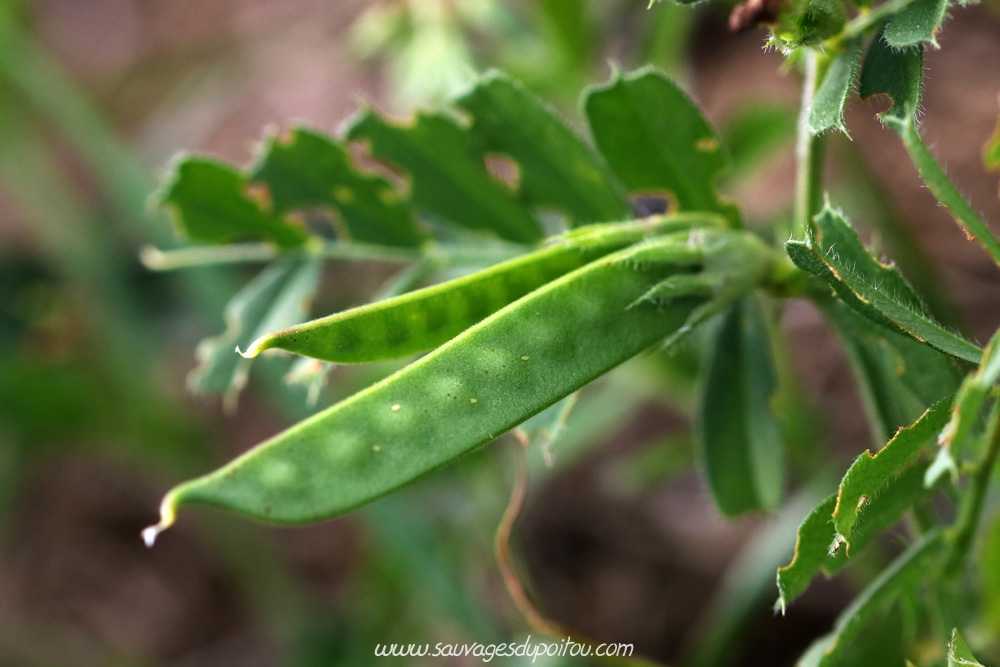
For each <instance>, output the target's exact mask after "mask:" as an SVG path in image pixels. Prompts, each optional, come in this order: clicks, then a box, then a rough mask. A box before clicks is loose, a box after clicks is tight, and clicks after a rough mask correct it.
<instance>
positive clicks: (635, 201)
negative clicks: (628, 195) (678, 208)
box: [631, 194, 670, 218]
mask: <svg viewBox="0 0 1000 667" xmlns="http://www.w3.org/2000/svg"><path fill="white" fill-rule="evenodd" d="M631 205H632V214H633V215H634V216H635V217H637V218H648V217H649V216H651V215H660V214H663V213H666V212H667V211H668V210H669V209H670V197H668V196H667V195H664V194H639V195H634V196H633V197H632V201H631Z"/></svg>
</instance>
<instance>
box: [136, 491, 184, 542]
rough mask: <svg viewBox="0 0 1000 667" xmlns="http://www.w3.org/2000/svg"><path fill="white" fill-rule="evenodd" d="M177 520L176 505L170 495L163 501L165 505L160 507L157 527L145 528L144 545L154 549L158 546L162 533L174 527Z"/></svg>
mask: <svg viewBox="0 0 1000 667" xmlns="http://www.w3.org/2000/svg"><path fill="white" fill-rule="evenodd" d="M175 518H176V512H175V509H174V503H173V500H172V499H171V496H170V494H168V495H167V497H166V498H164V499H163V503H162V504H161V505H160V522H159V523H158V524H156V525H153V526H149V527H147V528H143V530H142V541H143V543H145V545H146V546H147V547H150V548H152V546H153V545H154V544H156V538H157V537H158V536H159V535H160V533H162V532H163V531H165V530H166V529H167V528H170V526H172V525H174V519H175Z"/></svg>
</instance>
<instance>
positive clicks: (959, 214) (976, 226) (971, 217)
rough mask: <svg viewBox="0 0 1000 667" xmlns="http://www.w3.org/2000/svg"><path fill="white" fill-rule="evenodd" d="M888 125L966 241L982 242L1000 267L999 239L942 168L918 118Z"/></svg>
mask: <svg viewBox="0 0 1000 667" xmlns="http://www.w3.org/2000/svg"><path fill="white" fill-rule="evenodd" d="M887 124H888V125H890V127H892V129H894V130H896V132H898V133H899V136H900V137H902V139H903V145H905V146H906V150H907V151H908V152H909V153H910V159H911V160H913V164H914V166H916V168H917V172H919V174H920V177H921V178H922V179H923V180H924V182H925V183H926V184H927V187H928V188H930V191H931V192H933V193H934V196H935V197H937V199H938V201H939V202H941V203H942V204H943V205H944V207H945V208H947V209H948V211H949V212H950V213H951V215H952V217H954V218H955V221H956V222H957V223H958V226H959V227H961V228H962V230H963V231H964V232H965V236H966V238H968V239H969V240H970V241H976V242H977V243H979V245H981V246H982V247H983V249H984V250H985V251H986V252H987V253H988V254H989V255H990V257H992V258H993V261H994V262H996V263H997V264H998V265H1000V241H997V238H996V237H995V236H993V233H992V232H991V231H990V229H989V227H987V226H986V223H985V222H983V220H982V218H980V217H979V216H978V215H976V212H975V211H973V210H972V207H971V206H969V203H968V202H967V201H965V198H964V197H963V196H962V195H961V194H960V193H959V192H958V190H957V189H956V188H955V185H954V184H953V183H952V182H951V180H950V179H949V178H948V176H947V175H946V174H945V173H944V169H942V168H941V165H939V164H938V163H937V160H935V159H934V156H933V155H931V152H930V150H928V148H927V144H925V143H924V140H923V138H922V137H921V136H920V131H919V130H918V129H917V125H916V122H915V121H914V119H913V118H912V117H911V116H908V117H907V118H906V119H904V120H896V119H893V120H892V121H891V122H888V121H887Z"/></svg>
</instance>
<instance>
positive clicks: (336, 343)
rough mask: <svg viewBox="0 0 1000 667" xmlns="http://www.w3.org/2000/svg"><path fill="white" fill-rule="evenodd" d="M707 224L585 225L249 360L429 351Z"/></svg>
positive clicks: (282, 338) (272, 342) (300, 329)
mask: <svg viewBox="0 0 1000 667" xmlns="http://www.w3.org/2000/svg"><path fill="white" fill-rule="evenodd" d="M706 224H722V221H721V218H719V219H717V218H716V217H715V216H712V215H710V214H709V215H704V214H703V215H673V216H659V217H654V218H648V219H645V220H639V221H633V222H626V223H620V224H612V225H608V224H602V225H593V226H590V227H581V228H579V229H576V230H573V231H571V232H569V233H567V234H564V235H562V236H558V237H555V238H554V239H552V240H550V242H549V243H548V244H546V247H544V248H542V249H540V250H537V251H535V252H532V253H529V254H527V255H524V256H521V257H517V258H514V259H512V260H509V261H506V262H503V263H500V264H497V265H495V266H491V267H489V268H487V269H483V270H482V271H477V272H476V273H473V274H470V275H468V276H463V277H461V278H458V279H456V280H450V281H448V282H444V283H441V284H438V285H434V286H432V287H428V288H425V289H421V290H416V291H414V292H410V293H408V294H403V295H401V296H398V297H395V298H392V299H386V300H384V301H379V302H376V303H373V304H369V305H366V306H361V307H359V308H353V309H351V310H346V311H344V312H341V313H337V314H335V315H330V316H328V317H323V318H320V319H317V320H313V321H311V322H306V323H305V324H300V325H298V326H294V327H290V328H288V329H282V330H280V331H276V332H274V333H271V334H268V335H266V336H263V337H261V338H259V339H257V340H256V341H254V342H253V343H252V344H251V345H250V347H249V348H248V349H247V351H246V352H245V353H244V356H247V357H255V356H257V355H258V354H260V353H261V352H263V351H264V350H267V349H270V348H280V349H283V350H287V351H289V352H295V353H296V354H301V355H304V356H308V357H314V358H316V359H323V360H324V361H332V362H336V363H363V362H367V361H378V360H383V359H397V358H400V357H406V356H409V355H413V354H417V353H420V352H426V351H427V350H431V349H434V348H435V347H437V346H439V345H442V344H444V343H445V342H447V341H449V340H451V339H452V338H454V337H455V336H457V335H458V334H460V333H462V332H463V331H465V330H466V329H468V328H469V327H471V326H472V325H474V324H476V323H477V322H480V321H482V320H483V319H485V318H486V317H488V316H490V315H491V314H493V313H495V312H497V311H498V310H500V309H501V308H503V307H504V306H506V305H507V304H510V303H513V302H514V301H516V300H517V299H520V298H521V297H523V296H525V295H526V294H528V293H530V292H532V291H533V290H536V289H538V288H539V287H542V286H543V285H545V284H546V283H549V282H551V281H553V280H555V279H556V278H558V277H560V276H563V275H565V274H567V273H569V272H570V271H573V270H575V269H578V268H580V267H581V266H583V265H585V264H587V263H588V262H590V261H593V260H595V259H597V258H598V257H601V256H603V255H606V254H608V253H610V252H614V251H616V250H620V249H622V248H624V247H626V246H629V245H632V244H634V243H636V242H638V241H641V240H643V239H644V238H647V237H652V236H653V235H656V234H663V233H667V232H670V231H676V230H682V229H689V228H691V227H692V226H694V225H706Z"/></svg>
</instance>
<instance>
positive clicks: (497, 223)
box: [347, 109, 542, 243]
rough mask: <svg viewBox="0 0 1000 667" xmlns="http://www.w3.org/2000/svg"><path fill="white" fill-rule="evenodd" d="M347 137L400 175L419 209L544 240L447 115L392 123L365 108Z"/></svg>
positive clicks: (524, 239)
mask: <svg viewBox="0 0 1000 667" xmlns="http://www.w3.org/2000/svg"><path fill="white" fill-rule="evenodd" d="M347 137H348V138H349V139H351V140H352V141H364V142H365V143H366V144H367V145H368V148H369V150H370V151H371V153H372V155H373V156H374V157H375V158H377V159H379V160H384V161H385V162H387V163H389V164H390V165H391V166H393V167H394V168H396V169H399V170H401V171H402V172H403V174H404V175H405V176H406V177H407V178H408V179H409V183H410V198H411V200H412V201H413V204H414V205H415V206H416V207H417V208H418V209H421V210H423V211H425V212H426V213H429V214H431V215H433V216H436V217H438V218H440V219H443V220H447V221H449V222H452V223H454V224H456V225H459V226H462V227H466V228H469V229H481V230H489V231H492V232H494V233H496V234H497V235H498V236H500V237H501V238H504V239H508V240H510V241H517V242H520V243H532V242H535V241H538V240H540V239H541V238H542V229H541V227H540V226H539V223H538V221H537V220H536V219H535V218H534V216H532V215H531V213H530V212H529V211H528V210H527V209H526V208H525V207H524V206H522V205H521V204H520V203H519V202H518V201H517V199H516V198H515V197H514V194H513V192H511V191H510V189H508V188H507V187H505V186H504V185H502V184H501V183H499V182H498V181H496V180H495V179H494V178H493V177H492V176H490V174H489V172H488V171H487V170H486V163H485V159H486V157H485V155H484V152H483V148H482V146H481V145H480V143H479V142H478V141H477V140H476V138H474V137H473V136H472V135H471V134H470V133H469V130H468V128H466V127H464V126H462V125H461V124H459V122H458V121H457V120H455V119H454V118H452V117H451V116H448V115H446V114H443V113H427V112H418V113H417V114H416V116H415V117H414V118H413V120H412V121H410V122H409V123H406V124H396V123H391V122H389V121H387V120H386V119H385V118H383V117H381V116H380V115H378V114H377V113H375V112H374V111H372V110H370V109H369V110H366V111H364V112H363V113H362V114H361V115H360V116H358V117H357V118H356V119H355V120H354V121H353V122H352V123H351V125H350V127H348V129H347Z"/></svg>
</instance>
